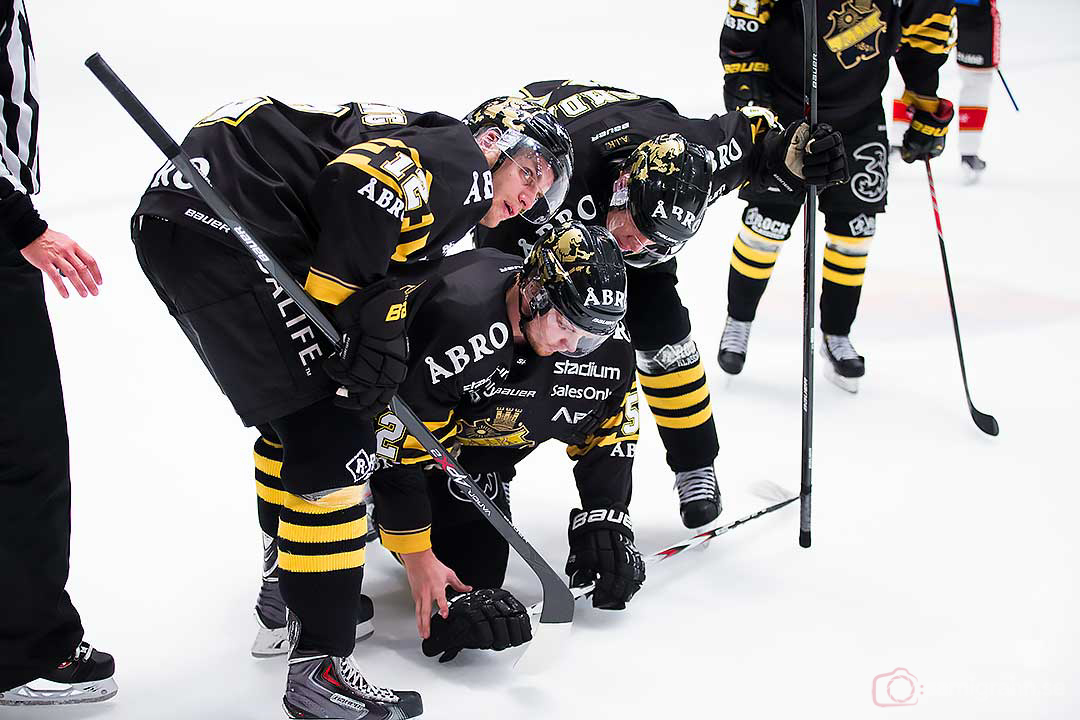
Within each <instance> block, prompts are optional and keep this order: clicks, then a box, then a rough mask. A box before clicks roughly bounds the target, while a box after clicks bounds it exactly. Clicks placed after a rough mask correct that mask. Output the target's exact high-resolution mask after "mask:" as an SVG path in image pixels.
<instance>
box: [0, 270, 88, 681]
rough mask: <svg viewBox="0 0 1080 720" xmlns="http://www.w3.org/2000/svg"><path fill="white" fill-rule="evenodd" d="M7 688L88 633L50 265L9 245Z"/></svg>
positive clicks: (1, 596)
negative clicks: (79, 588)
mask: <svg viewBox="0 0 1080 720" xmlns="http://www.w3.org/2000/svg"><path fill="white" fill-rule="evenodd" d="M0 337H2V338H3V351H2V352H0V407H2V408H3V411H2V414H0V579H2V582H0V690H9V689H11V688H13V687H16V686H18V685H21V684H23V683H25V682H27V681H28V680H32V679H34V678H36V677H38V676H40V675H41V674H42V672H43V671H44V670H46V669H48V668H50V667H56V666H57V665H58V664H60V662H62V661H63V659H64V658H66V657H67V656H68V655H70V654H71V651H72V650H74V649H75V646H76V645H78V644H79V641H81V640H82V636H83V628H82V623H81V622H80V620H79V613H78V612H76V610H75V608H74V607H73V606H72V604H71V599H70V598H69V597H68V594H67V592H66V591H65V590H64V585H65V584H66V583H67V578H68V551H69V548H70V542H71V479H70V475H69V474H68V437H67V419H66V417H65V415H64V396H63V393H62V391H61V388H60V368H59V366H58V365H57V362H56V349H55V346H54V345H53V335H52V325H51V324H50V323H49V314H48V311H47V310H46V307H45V290H44V286H43V284H42V278H41V273H40V272H39V271H38V270H37V269H36V268H34V267H33V266H31V265H29V264H28V263H26V262H25V261H24V260H23V258H22V256H21V255H20V254H19V253H17V252H13V251H10V250H6V251H3V252H0Z"/></svg>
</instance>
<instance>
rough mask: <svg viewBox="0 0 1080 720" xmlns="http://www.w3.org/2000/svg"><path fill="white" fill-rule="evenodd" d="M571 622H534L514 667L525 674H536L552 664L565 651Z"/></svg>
mask: <svg viewBox="0 0 1080 720" xmlns="http://www.w3.org/2000/svg"><path fill="white" fill-rule="evenodd" d="M572 626H573V624H572V623H568V622H566V623H539V622H538V623H536V624H535V625H534V626H533V628H534V629H533V638H532V640H530V641H529V643H528V645H526V646H525V652H523V653H522V654H521V655H519V656H518V659H517V661H516V662H515V663H514V669H515V670H517V671H519V672H522V673H525V674H526V675H536V674H537V673H540V672H543V671H544V670H546V669H548V668H550V667H551V666H553V665H554V664H555V663H556V662H557V661H558V659H559V658H560V657H563V656H564V655H565V653H566V643H567V640H568V639H569V637H570V628H571V627H572Z"/></svg>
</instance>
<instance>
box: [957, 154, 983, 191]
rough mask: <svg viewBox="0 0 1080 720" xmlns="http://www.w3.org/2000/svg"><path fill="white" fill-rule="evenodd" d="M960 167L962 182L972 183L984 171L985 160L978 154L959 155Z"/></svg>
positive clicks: (977, 179)
mask: <svg viewBox="0 0 1080 720" xmlns="http://www.w3.org/2000/svg"><path fill="white" fill-rule="evenodd" d="M960 169H961V170H962V171H963V173H964V184H965V185H974V184H975V183H977V182H979V178H981V177H982V174H983V172H985V171H986V161H985V160H983V159H982V158H980V157H979V156H978V155H961V156H960Z"/></svg>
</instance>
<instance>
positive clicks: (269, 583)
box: [251, 533, 375, 658]
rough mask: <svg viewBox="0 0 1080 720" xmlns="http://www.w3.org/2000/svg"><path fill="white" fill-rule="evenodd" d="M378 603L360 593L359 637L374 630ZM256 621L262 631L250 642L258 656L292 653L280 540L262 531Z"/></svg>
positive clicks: (358, 605)
mask: <svg viewBox="0 0 1080 720" xmlns="http://www.w3.org/2000/svg"><path fill="white" fill-rule="evenodd" d="M374 616H375V605H374V603H372V602H371V598H369V597H368V596H367V595H360V599H359V602H358V603H357V606H356V639H357V640H367V639H368V638H369V637H371V636H372V635H373V634H374V633H375V627H374V624H373V623H372V618H373V617H374ZM255 622H256V623H258V626H259V630H258V632H257V633H256V635H255V642H253V643H252V644H251V654H252V655H253V656H254V657H257V658H268V657H276V656H278V655H284V654H285V653H287V652H289V633H288V632H287V630H286V628H285V600H284V599H283V598H282V597H281V589H280V587H279V585H278V567H277V541H276V540H274V539H273V538H269V537H268V536H267V535H266V533H263V580H262V587H260V588H259V597H258V599H257V600H256V601H255Z"/></svg>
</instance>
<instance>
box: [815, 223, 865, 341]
mask: <svg viewBox="0 0 1080 720" xmlns="http://www.w3.org/2000/svg"><path fill="white" fill-rule="evenodd" d="M874 229H875V220H874V216H873V215H870V216H867V215H861V214H860V215H858V216H853V215H851V214H848V213H837V214H831V215H826V217H825V237H826V243H825V254H824V256H823V258H822V269H821V331H822V332H824V333H826V334H828V335H847V334H849V333H850V332H851V325H852V323H854V322H855V314H856V313H857V312H858V309H859V298H860V297H861V295H862V285H863V277H864V275H865V273H866V260H867V255H868V253H869V251H870V243H871V241H872V240H873V239H874ZM853 230H857V231H858V233H857V234H853V233H852V231H853Z"/></svg>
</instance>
